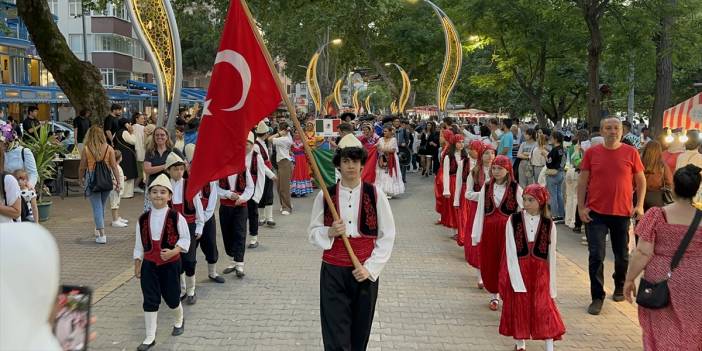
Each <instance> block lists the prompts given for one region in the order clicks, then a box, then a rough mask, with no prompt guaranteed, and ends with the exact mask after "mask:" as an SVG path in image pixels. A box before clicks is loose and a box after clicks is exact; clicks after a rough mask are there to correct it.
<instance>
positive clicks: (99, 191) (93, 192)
mask: <svg viewBox="0 0 702 351" xmlns="http://www.w3.org/2000/svg"><path fill="white" fill-rule="evenodd" d="M84 141H85V142H84V144H85V146H84V147H83V151H82V152H81V155H80V166H79V168H78V177H79V181H80V184H81V185H84V186H85V196H86V197H88V199H90V207H92V209H93V221H94V222H95V242H96V243H98V244H107V237H106V236H105V218H104V217H105V203H106V202H107V198H108V197H109V196H110V192H111V191H112V189H113V183H112V175H113V174H119V169H118V168H117V167H118V163H117V160H116V159H115V150H114V149H112V146H110V145H109V144H107V141H106V139H105V132H104V131H103V129H102V128H100V127H98V126H92V127H90V129H88V132H87V133H86V135H85V140H84ZM121 183H122V180H121V179H116V185H114V190H116V191H119V189H120V188H121V187H122V184H121Z"/></svg>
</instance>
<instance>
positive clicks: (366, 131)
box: [337, 123, 379, 152]
mask: <svg viewBox="0 0 702 351" xmlns="http://www.w3.org/2000/svg"><path fill="white" fill-rule="evenodd" d="M361 132H362V135H361V136H359V137H358V140H359V141H360V142H361V143H362V144H363V148H364V149H366V152H370V150H371V148H373V147H374V146H375V144H377V143H378V139H379V137H378V135H376V134H375V133H373V126H372V125H371V124H370V123H364V124H363V125H362V126H361ZM337 146H338V145H337Z"/></svg>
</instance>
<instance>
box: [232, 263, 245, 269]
mask: <svg viewBox="0 0 702 351" xmlns="http://www.w3.org/2000/svg"><path fill="white" fill-rule="evenodd" d="M234 266H235V267H241V268H244V262H234Z"/></svg>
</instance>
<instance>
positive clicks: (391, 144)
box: [375, 123, 405, 198]
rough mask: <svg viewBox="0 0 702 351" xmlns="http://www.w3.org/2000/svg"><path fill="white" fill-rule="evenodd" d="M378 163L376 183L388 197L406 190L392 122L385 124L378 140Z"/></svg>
mask: <svg viewBox="0 0 702 351" xmlns="http://www.w3.org/2000/svg"><path fill="white" fill-rule="evenodd" d="M377 149H378V153H379V154H378V165H377V167H376V168H375V172H376V174H375V183H376V185H377V186H379V187H380V188H381V189H383V191H384V192H385V194H387V196H388V198H391V197H393V196H397V195H401V194H403V193H404V192H405V183H404V182H403V181H402V173H400V158H399V157H398V156H397V151H398V148H397V140H396V139H395V131H394V128H393V127H392V125H391V124H389V123H387V124H385V126H383V137H382V138H380V140H378V144H377Z"/></svg>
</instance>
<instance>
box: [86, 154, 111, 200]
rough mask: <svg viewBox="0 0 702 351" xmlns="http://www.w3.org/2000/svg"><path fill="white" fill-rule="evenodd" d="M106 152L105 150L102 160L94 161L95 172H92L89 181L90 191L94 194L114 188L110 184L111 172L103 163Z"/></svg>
mask: <svg viewBox="0 0 702 351" xmlns="http://www.w3.org/2000/svg"><path fill="white" fill-rule="evenodd" d="M108 150H109V149H108V148H106V149H105V154H104V155H103V156H102V160H100V161H98V160H95V170H94V171H93V178H92V179H91V180H90V191H92V192H94V193H97V192H103V191H111V190H112V189H113V186H114V185H113V184H112V171H111V170H110V167H108V166H107V162H105V157H107V151H108Z"/></svg>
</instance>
